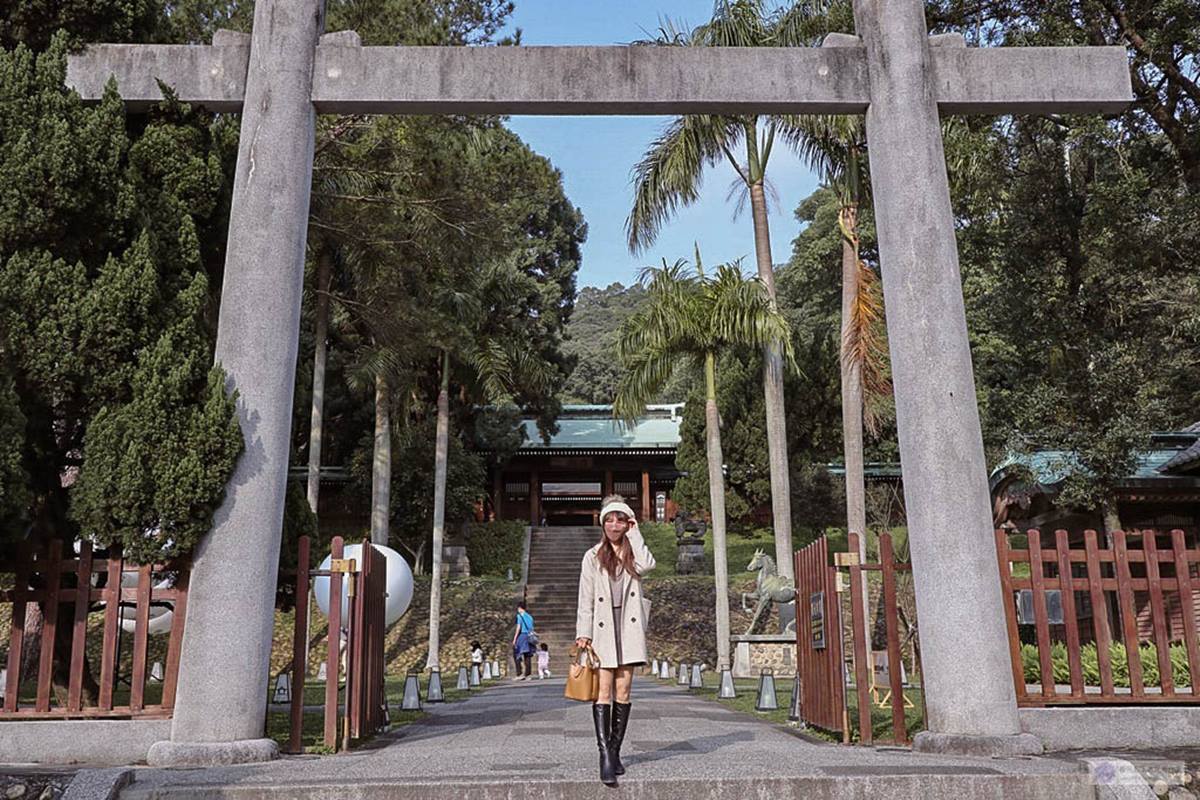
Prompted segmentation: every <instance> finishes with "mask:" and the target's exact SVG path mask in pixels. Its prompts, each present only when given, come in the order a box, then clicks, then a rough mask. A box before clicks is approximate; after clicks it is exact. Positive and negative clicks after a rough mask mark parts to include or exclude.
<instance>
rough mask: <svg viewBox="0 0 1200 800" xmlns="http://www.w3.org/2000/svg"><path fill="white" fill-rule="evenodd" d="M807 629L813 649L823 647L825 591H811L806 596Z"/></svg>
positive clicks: (822, 648) (821, 648)
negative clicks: (807, 606) (807, 610)
mask: <svg viewBox="0 0 1200 800" xmlns="http://www.w3.org/2000/svg"><path fill="white" fill-rule="evenodd" d="M808 605H809V612H808V619H809V631H810V632H811V642H812V648H813V650H824V649H825V593H824V592H813V593H812V594H810V595H809V596H808Z"/></svg>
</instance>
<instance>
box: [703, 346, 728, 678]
mask: <svg viewBox="0 0 1200 800" xmlns="http://www.w3.org/2000/svg"><path fill="white" fill-rule="evenodd" d="M704 379H705V382H706V384H707V387H708V394H707V397H706V399H705V403H704V434H705V440H706V441H705V444H706V448H705V449H706V451H707V454H708V496H709V506H710V510H711V512H712V532H713V581H714V582H715V584H716V589H717V600H716V612H717V669H718V671H719V670H721V669H725V668H727V667H729V666H731V664H730V660H729V564H728V562H727V560H726V551H725V475H724V473H723V472H722V471H721V466H722V464H723V462H724V457H723V456H722V454H721V427H720V415H719V414H718V413H717V388H716V384H717V381H716V359H715V357H714V356H713V354H712V353H707V354H706V355H705V357H704Z"/></svg>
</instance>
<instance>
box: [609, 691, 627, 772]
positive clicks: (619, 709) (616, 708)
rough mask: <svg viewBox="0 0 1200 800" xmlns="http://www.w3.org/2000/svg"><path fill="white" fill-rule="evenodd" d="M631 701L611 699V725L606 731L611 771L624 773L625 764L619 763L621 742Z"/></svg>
mask: <svg viewBox="0 0 1200 800" xmlns="http://www.w3.org/2000/svg"><path fill="white" fill-rule="evenodd" d="M632 706H633V703H618V702H616V701H615V700H614V701H613V708H612V727H611V728H609V733H608V749H609V750H610V751H612V760H613V772H615V773H616V774H617V775H624V774H625V765H624V764H622V763H621V742H623V741H625V726H626V725H628V724H629V710H630V708H631V707H632Z"/></svg>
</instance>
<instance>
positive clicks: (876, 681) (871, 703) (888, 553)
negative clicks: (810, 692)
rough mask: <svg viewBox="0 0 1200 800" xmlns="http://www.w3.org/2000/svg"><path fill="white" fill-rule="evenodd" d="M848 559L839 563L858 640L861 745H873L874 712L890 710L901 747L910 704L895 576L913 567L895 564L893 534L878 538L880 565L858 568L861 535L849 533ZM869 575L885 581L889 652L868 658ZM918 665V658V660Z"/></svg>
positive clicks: (856, 678)
mask: <svg viewBox="0 0 1200 800" xmlns="http://www.w3.org/2000/svg"><path fill="white" fill-rule="evenodd" d="M847 550H848V552H847V553H842V554H838V556H839V557H838V563H839V565H841V566H848V567H849V568H850V588H849V593H850V608H851V614H850V617H851V629H852V636H853V640H854V688H855V695H856V699H857V705H858V730H859V741H860V742H861V743H862V744H871V743H872V742H873V741H874V730H873V728H874V726H873V723H872V719H871V716H872V713H871V712H872V710H873V708H874V707H876V706H878V707H880V708H885V709H886V708H890V710H891V716H892V738H893V740H895V742H896V743H898V744H903V743H905V742H907V741H908V730H907V720H906V712H905V709H906V708H910V707H912V701H911V700H910V699H909V698H908V697H907V695H906V694H905V689H906V688H907V687H906V686H905V674H904V662H903V658H902V654H901V642H900V617H899V609H900V602H899V597H898V594H897V590H896V574H897V573H898V572H907V571H910V570H911V569H912V565H911V564H909V563H907V562H900V561H897V560H896V556H895V549H894V547H893V544H892V535H891V534H890V533H881V534H879V563H877V564H861V563H859V559H858V553H859V534H857V533H854V532H851V533H850V534H849V537H848V544H847ZM867 572H879V573H880V575H881V578H882V581H881V582H882V584H883V585H882V587H881V590H882V592H883V596H882V598H881V599H882V603H881V605H882V607H883V612H884V628H885V632H886V638H887V649H886V651H881V652H880V653H874V652H869V650H870V641H871V637H870V636H869V635H868V633H867V621H868V620H867V609H866V608H865V606H864V604H863V595H864V585H865V582H866V574H865V573H867ZM914 661H915V658H914Z"/></svg>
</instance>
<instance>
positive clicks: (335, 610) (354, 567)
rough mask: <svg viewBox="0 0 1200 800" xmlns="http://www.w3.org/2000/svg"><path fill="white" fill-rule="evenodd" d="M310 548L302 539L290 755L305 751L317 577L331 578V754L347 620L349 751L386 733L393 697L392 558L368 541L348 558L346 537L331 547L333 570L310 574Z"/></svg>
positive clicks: (327, 723)
mask: <svg viewBox="0 0 1200 800" xmlns="http://www.w3.org/2000/svg"><path fill="white" fill-rule="evenodd" d="M309 552H310V543H309V538H308V537H307V536H301V537H300V542H299V552H298V558H297V570H296V623H295V630H294V635H293V640H292V685H291V691H292V707H291V735H290V738H289V741H288V751H289V752H292V753H299V752H301V751H302V750H303V747H302V735H303V728H304V681H305V678H306V676H307V673H308V664H307V663H306V661H305V652H306V649H305V644H306V640H307V638H308V600H307V598H308V592H309V589H310V581H311V580H312V578H317V577H327V578H328V579H329V631H328V635H327V636H326V639H327V644H328V646H327V653H326V662H325V677H326V680H325V703H324V706H325V719H324V731H323V741H324V744H325V746H326V747H328V748H329V749H331V750H336V749H337V748H338V720H339V713H338V712H339V708H338V706H339V702H338V688H339V682H340V677H341V674H342V670H341V666H342V659H341V649H342V648H341V631H342V628H343V616H344V617H345V629H346V654H347V658H346V670H345V675H346V684H345V692H344V700H345V704H346V706H345V708H346V711H345V714H344V715H342V717H341V721H342V726H341V734H342V735H341V746H342V749H347V748H349V746H350V740H351V739H352V738H355V739H357V738H360V737H363V736H367V735H370V734H373V733H375V732H377V731H379V730H381V729H382V728H383V727H384V725H385V724H386V720H387V696H386V692H385V687H384V679H385V676H384V660H383V639H384V634H385V633H386V626H385V619H384V612H385V607H386V600H387V594H386V587H387V558H386V557H385V556H384V555H383V554H382V553H380V552H379V551H378V550H376V549H375V548H373V547H372V546H371V543H370V541H364V542H363V544H362V548H361V550H360V551H359V552H360V556H359V558H358V559H346V558H344V555H345V544H344V541H343V539H342V537H340V536H335V537H334V538H333V541H332V543H331V550H330V554H331V557H330V562H331V563H330V568H329V569H328V570H310V569H309V567H308V565H309ZM343 579H344V580H347V581H349V586H348V587H347V595H348V599H349V607H348V608H346V609H343V608H342V603H341V597H342V581H343Z"/></svg>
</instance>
